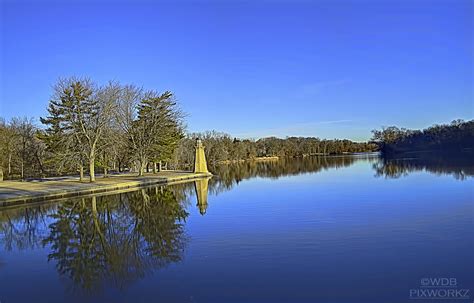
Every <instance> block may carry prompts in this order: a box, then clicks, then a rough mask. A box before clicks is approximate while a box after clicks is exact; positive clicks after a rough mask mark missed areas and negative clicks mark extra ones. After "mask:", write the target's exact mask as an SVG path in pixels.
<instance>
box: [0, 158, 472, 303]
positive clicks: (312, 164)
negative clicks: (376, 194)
mask: <svg viewBox="0 0 474 303" xmlns="http://www.w3.org/2000/svg"><path fill="white" fill-rule="evenodd" d="M356 164H357V165H361V166H363V167H367V166H368V165H369V166H370V169H371V171H372V172H373V176H374V177H375V178H376V179H377V178H388V179H393V178H403V177H404V176H409V175H410V174H411V173H415V172H423V171H424V172H428V173H430V174H432V173H434V174H437V175H448V176H452V177H453V179H455V180H458V182H463V180H468V179H470V178H472V176H473V175H474V166H473V163H472V160H471V159H467V158H466V159H456V160H450V161H444V160H443V159H440V158H426V159H398V160H387V159H385V160H384V159H381V158H379V156H378V155H359V156H341V157H307V158H302V159H288V160H285V159H282V160H279V161H266V162H245V163H240V164H231V165H223V166H218V167H214V168H212V171H213V172H214V173H215V176H214V177H213V178H208V179H201V180H198V181H195V182H194V183H186V184H178V185H173V186H167V187H163V186H158V187H149V188H142V189H139V190H135V191H131V192H124V193H118V194H112V195H97V196H93V197H86V198H77V199H70V200H67V201H64V202H60V203H54V204H43V205H36V206H31V207H24V208H15V209H8V210H1V211H0V241H1V243H0V244H1V250H2V251H4V252H13V253H14V252H23V251H31V252H32V253H33V254H34V255H37V256H41V254H42V253H45V258H47V262H48V264H49V265H54V268H55V270H56V274H57V275H59V277H61V280H62V281H67V282H66V285H67V287H66V288H67V289H68V290H67V291H66V293H68V294H70V293H73V294H83V295H86V296H87V297H86V298H88V300H92V301H96V299H95V298H98V297H96V296H97V294H98V293H101V292H104V291H106V292H110V290H111V289H117V290H120V291H125V293H126V292H127V289H128V288H129V287H130V286H131V285H133V284H134V283H135V282H136V281H140V280H148V279H151V277H153V275H154V274H155V273H156V272H159V271H160V270H161V269H163V268H165V267H168V266H170V265H172V264H179V263H180V262H181V261H182V260H183V258H184V255H185V252H186V249H187V246H188V245H189V243H190V241H192V239H191V238H190V237H189V236H188V235H187V226H186V225H187V220H188V218H189V216H190V211H191V210H192V209H193V208H194V209H195V210H198V211H199V213H200V214H201V215H206V212H208V211H209V210H210V209H212V207H213V198H215V197H216V196H217V195H220V194H222V193H224V192H228V191H232V189H233V188H234V187H236V186H238V185H239V183H240V182H242V181H243V180H250V179H256V180H257V179H275V180H276V179H279V178H291V177H292V176H298V175H304V174H311V175H314V174H319V173H323V172H325V171H328V172H329V171H331V172H336V171H338V170H340V169H341V170H344V169H346V168H349V167H351V166H356ZM289 180H290V179H289ZM341 190H344V189H341ZM208 195H209V197H208ZM288 203H289V202H288ZM194 205H195V206H194ZM228 207H233V208H234V210H235V211H236V212H237V213H238V211H239V210H238V209H236V207H238V206H236V205H233V206H228ZM295 207H297V206H295ZM301 211H302V212H303V213H304V209H301ZM246 215H247V214H246ZM248 215H251V214H248ZM203 220H206V218H203ZM302 220H303V219H302ZM302 222H304V220H303V221H302ZM275 224H277V223H275ZM275 228H278V226H277V225H275ZM198 232H199V231H198ZM204 232H205V231H203V233H204ZM223 232H224V231H223ZM233 232H235V231H233ZM242 232H243V233H244V232H247V233H248V230H247V229H245V231H244V230H243V231H242ZM294 236H295V237H298V235H294ZM287 244H289V243H287ZM213 249H215V247H214V248H213ZM268 253H269V254H270V255H271V254H272V252H270V251H269V252H268ZM2 255H3V254H2ZM270 255H269V256H268V257H269V258H271V257H270ZM260 257H262V256H260ZM3 258H4V257H2V256H0V264H1V263H2V262H3V263H4V265H3V266H2V265H0V274H1V273H2V271H5V270H6V268H7V267H8V266H9V265H10V264H11V265H12V266H15V264H16V263H17V262H23V261H24V260H22V259H21V258H27V257H21V256H20V255H19V256H16V257H15V256H14V255H12V254H8V255H7V258H6V259H3ZM2 259H3V260H2ZM45 261H46V260H45ZM18 264H19V263H18ZM31 266H33V267H34V266H35V264H32V265H31ZM210 266H211V265H210ZM10 270H13V269H12V267H10ZM0 276H1V275H0ZM24 279H26V280H28V277H25V278H24ZM10 280H11V279H5V278H3V279H2V280H1V281H0V282H1V283H2V285H9V283H12V284H11V285H9V287H8V288H4V289H5V290H2V291H3V292H4V293H3V294H2V293H0V299H3V298H8V299H11V300H10V301H15V299H16V298H19V297H18V296H20V293H21V292H20V285H16V284H13V282H11V281H10ZM30 282H31V283H34V282H35V281H30ZM54 287H55V288H56V289H57V287H58V285H55V286H54ZM290 288H291V287H290ZM310 294H311V291H310V290H308V298H311V296H310ZM255 295H257V294H255ZM2 296H3V297H2ZM22 296H23V297H22V298H23V299H24V298H25V296H26V297H28V295H26V294H23V295H22ZM66 297H67V298H68V300H72V301H73V298H72V297H69V295H66ZM112 297H114V296H112ZM217 297H219V296H217ZM117 298H120V296H119V297H117ZM31 299H33V298H31ZM149 299H151V298H149ZM35 300H36V301H37V302H39V301H38V300H37V298H36V299H35ZM78 300H79V299H78ZM81 300H83V299H80V300H79V301H81ZM7 301H8V300H6V302H7ZM40 301H41V300H40ZM53 301H54V300H52V299H51V298H48V297H45V302H53ZM97 301H100V300H99V299H97Z"/></svg>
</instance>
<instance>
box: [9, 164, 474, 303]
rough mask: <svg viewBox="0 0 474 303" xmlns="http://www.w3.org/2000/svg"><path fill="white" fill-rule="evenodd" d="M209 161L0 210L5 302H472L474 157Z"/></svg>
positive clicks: (473, 277)
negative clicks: (207, 171)
mask: <svg viewBox="0 0 474 303" xmlns="http://www.w3.org/2000/svg"><path fill="white" fill-rule="evenodd" d="M214 172H215V173H216V175H215V176H214V177H213V178H212V179H210V180H201V181H199V182H195V183H187V184H180V185H173V186H168V187H150V188H143V189H138V190H134V191H129V192H121V193H117V194H113V195H98V196H94V197H86V198H76V199H70V200H67V201H62V202H57V203H47V204H40V205H35V206H31V207H27V208H25V207H23V208H14V209H4V210H0V301H1V302H2V303H8V302H50V303H53V302H296V303H297V302H348V303H349V302H413V299H425V302H429V301H430V300H427V298H431V299H433V300H434V299H436V301H437V302H451V301H450V300H448V299H447V297H442V296H443V295H445V296H448V292H447V291H446V290H449V289H452V290H458V292H457V293H454V292H451V293H450V294H455V295H456V296H458V297H457V298H455V299H456V302H472V301H473V300H474V295H473V292H474V198H473V189H474V186H473V185H474V179H473V176H474V163H473V162H472V160H471V159H459V158H456V159H449V160H446V159H442V158H430V159H415V158H405V159H400V160H396V161H395V160H383V159H381V158H379V156H378V155H356V156H344V157H309V158H303V159H292V160H280V161H268V162H258V163H253V162H248V163H242V164H235V165H228V166H220V167H217V168H214ZM443 289H444V290H445V291H444V292H443V291H442V290H443ZM426 290H434V291H436V292H433V293H430V294H427V293H426ZM440 290H441V291H440ZM459 290H463V291H464V290H468V292H467V293H466V292H463V293H461V292H460V291H459ZM427 296H428V297H427ZM459 296H461V297H459ZM435 297H436V298H435ZM450 299H452V297H450ZM443 300H445V301H443Z"/></svg>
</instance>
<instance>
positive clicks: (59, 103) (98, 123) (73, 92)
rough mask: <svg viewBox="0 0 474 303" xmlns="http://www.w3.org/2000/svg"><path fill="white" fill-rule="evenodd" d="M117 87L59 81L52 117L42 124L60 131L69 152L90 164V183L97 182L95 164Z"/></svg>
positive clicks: (51, 105) (52, 102)
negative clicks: (65, 140) (82, 157)
mask: <svg viewBox="0 0 474 303" xmlns="http://www.w3.org/2000/svg"><path fill="white" fill-rule="evenodd" d="M115 92H116V90H115V85H114V84H109V85H107V86H105V87H103V88H98V87H97V86H96V85H95V84H94V83H93V82H92V81H91V80H89V79H87V78H69V79H60V80H59V81H58V83H57V84H56V85H55V86H54V95H53V98H52V100H51V101H50V105H49V108H48V112H49V113H50V116H49V117H47V118H45V119H42V122H43V123H45V124H47V125H49V126H50V127H57V128H59V130H60V133H61V135H62V136H63V137H65V138H68V139H69V140H68V141H69V142H70V143H71V142H73V144H71V145H69V148H70V149H76V150H74V152H75V153H76V154H83V155H84V158H85V159H86V160H87V161H88V162H89V175H90V182H94V181H95V160H96V156H97V151H98V149H99V143H100V141H101V138H102V136H103V132H104V129H105V128H106V126H107V123H108V121H109V119H110V117H111V113H112V109H113V106H114V104H115V100H114V98H115V97H118V96H117V95H115Z"/></svg>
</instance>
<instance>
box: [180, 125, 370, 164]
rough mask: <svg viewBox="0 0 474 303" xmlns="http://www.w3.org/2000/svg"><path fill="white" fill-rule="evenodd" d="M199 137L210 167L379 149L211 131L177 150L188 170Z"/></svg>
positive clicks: (343, 142) (186, 141)
mask: <svg viewBox="0 0 474 303" xmlns="http://www.w3.org/2000/svg"><path fill="white" fill-rule="evenodd" d="M197 138H200V139H201V140H202V141H203V144H204V146H205V153H206V159H207V162H208V164H210V165H216V164H219V163H222V162H235V161H241V160H251V159H255V158H265V157H279V158H295V157H306V156H312V155H340V154H346V153H358V152H374V151H377V148H378V147H377V145H375V144H373V143H367V142H354V141H350V140H339V139H334V140H327V139H320V138H315V137H287V138H285V139H281V138H276V137H267V138H262V139H258V140H252V139H238V138H233V137H232V136H230V135H229V134H226V133H222V132H216V131H207V132H203V133H191V134H188V135H187V136H186V137H185V138H183V139H182V140H181V142H180V145H179V146H178V149H177V160H178V162H179V163H180V165H181V166H183V167H185V168H186V167H191V166H192V165H193V160H194V150H193V146H194V145H195V140H196V139H197Z"/></svg>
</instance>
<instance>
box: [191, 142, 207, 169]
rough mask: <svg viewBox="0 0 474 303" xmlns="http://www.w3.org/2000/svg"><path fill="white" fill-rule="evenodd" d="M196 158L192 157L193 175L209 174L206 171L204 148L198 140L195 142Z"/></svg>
mask: <svg viewBox="0 0 474 303" xmlns="http://www.w3.org/2000/svg"><path fill="white" fill-rule="evenodd" d="M195 149H196V156H195V157H194V173H205V174H210V173H209V171H208V170H207V163H206V155H205V154H204V146H203V145H202V142H201V140H200V139H197V140H196V147H195Z"/></svg>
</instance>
